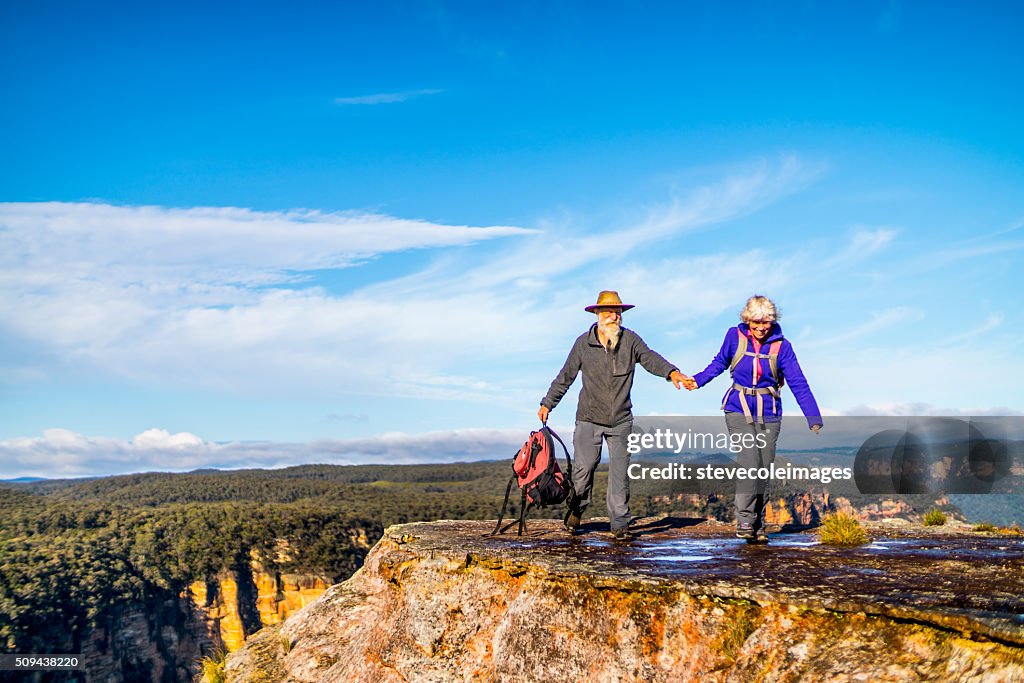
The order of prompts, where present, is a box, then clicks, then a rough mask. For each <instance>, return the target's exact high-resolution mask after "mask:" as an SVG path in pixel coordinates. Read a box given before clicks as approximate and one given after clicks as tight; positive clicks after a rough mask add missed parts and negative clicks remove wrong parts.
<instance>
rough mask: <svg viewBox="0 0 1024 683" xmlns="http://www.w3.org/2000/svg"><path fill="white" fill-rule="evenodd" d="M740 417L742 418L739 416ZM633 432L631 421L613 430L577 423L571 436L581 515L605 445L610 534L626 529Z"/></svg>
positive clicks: (588, 497) (573, 469)
mask: <svg viewBox="0 0 1024 683" xmlns="http://www.w3.org/2000/svg"><path fill="white" fill-rule="evenodd" d="M741 417H742V416H741ZM632 431H633V420H631V419H630V420H626V421H625V422H620V423H619V424H617V425H615V426H614V427H605V426H603V425H599V424H594V423H593V422H582V421H578V422H576V431H575V432H573V435H572V448H573V451H575V453H574V455H573V463H572V481H573V485H574V486H575V487H576V495H577V496H579V502H578V503H577V507H578V510H579V512H580V513H582V512H583V511H584V510H586V509H587V506H589V505H590V497H591V494H592V493H593V490H594V472H595V471H596V470H597V465H598V463H599V462H601V443H602V441H606V442H607V443H608V497H607V504H608V519H609V521H610V522H611V526H612V531H615V530H617V529H625V528H626V527H627V526H629V521H630V515H629V476H627V474H626V472H627V470H628V469H629V452H628V451H627V450H626V440H627V439H628V437H629V434H630V432H632Z"/></svg>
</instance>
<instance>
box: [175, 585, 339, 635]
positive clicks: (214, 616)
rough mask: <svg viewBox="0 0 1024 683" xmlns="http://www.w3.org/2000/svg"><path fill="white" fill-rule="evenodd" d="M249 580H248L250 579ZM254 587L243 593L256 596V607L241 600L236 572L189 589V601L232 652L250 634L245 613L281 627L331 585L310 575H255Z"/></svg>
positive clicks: (212, 631) (267, 624)
mask: <svg viewBox="0 0 1024 683" xmlns="http://www.w3.org/2000/svg"><path fill="white" fill-rule="evenodd" d="M246 579H248V577H246ZM251 581H252V583H253V586H251V587H247V588H249V590H247V591H242V593H243V594H244V595H250V594H254V595H255V596H256V599H255V604H254V605H247V604H245V603H244V601H243V599H240V598H239V584H238V577H237V575H236V574H235V573H234V572H223V573H222V574H220V575H219V576H217V577H216V579H215V580H214V581H211V582H209V583H208V582H206V581H196V582H195V583H193V584H192V585H191V586H190V587H189V597H190V598H191V600H192V601H193V603H194V604H195V606H196V608H197V610H198V612H199V613H200V614H202V615H203V616H204V618H205V620H206V621H207V623H208V626H209V629H210V631H211V634H212V635H214V641H215V642H217V640H218V639H219V643H218V645H219V646H222V647H223V648H224V649H225V650H227V651H228V652H234V651H235V650H237V649H239V648H240V647H242V645H243V644H244V643H245V639H246V638H247V637H249V636H250V635H252V632H253V631H252V630H249V631H248V632H247V629H246V627H245V625H244V624H245V619H243V617H242V613H243V611H244V610H245V609H249V610H250V611H255V612H256V613H257V614H258V615H259V621H260V624H261V626H271V625H273V624H279V623H281V622H282V621H284V620H285V619H287V618H288V617H290V616H292V615H293V614H295V613H296V612H298V611H299V610H301V609H302V608H303V607H305V606H306V605H308V604H309V603H311V602H313V601H314V600H316V599H317V598H318V597H320V595H321V594H322V593H323V592H324V591H325V590H327V587H328V586H329V585H330V582H329V580H328V579H327V578H326V577H322V576H315V575H308V574H278V575H271V574H267V573H265V572H262V571H254V572H253V573H252V578H251Z"/></svg>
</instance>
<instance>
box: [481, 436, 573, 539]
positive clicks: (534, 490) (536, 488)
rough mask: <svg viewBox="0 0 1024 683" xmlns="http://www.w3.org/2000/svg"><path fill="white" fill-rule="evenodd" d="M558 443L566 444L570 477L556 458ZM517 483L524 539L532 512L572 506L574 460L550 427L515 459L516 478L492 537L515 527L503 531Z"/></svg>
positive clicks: (509, 485) (503, 504) (508, 490)
mask: <svg viewBox="0 0 1024 683" xmlns="http://www.w3.org/2000/svg"><path fill="white" fill-rule="evenodd" d="M556 440H557V441H558V443H560V444H562V450H563V451H564V452H565V471H566V472H567V473H568V474H563V473H562V470H561V469H560V468H559V467H558V458H556V457H555V441H556ZM513 482H515V483H516V484H517V485H518V486H519V488H520V489H522V502H521V505H520V507H519V532H518V535H520V536H522V535H523V532H524V531H525V530H526V515H527V513H529V511H530V509H531V508H534V507H547V506H549V505H561V504H562V503H564V502H565V501H566V500H568V501H569V503H570V505H571V504H572V501H573V499H574V498H575V497H576V490H575V488H574V487H573V484H572V460H571V459H570V458H569V449H568V448H566V447H565V442H563V441H562V439H561V438H559V436H558V434H555V432H554V431H553V430H552V429H551V428H550V427H548V426H544V427H542V428H541V429H540V430H539V431H536V432H530V438H529V439H527V440H526V443H524V444H523V447H522V448H520V449H519V451H518V452H517V453H516V454H515V456H513V460H512V477H511V478H510V479H509V480H508V486H506V487H505V502H504V503H502V504H501V514H500V515H498V523H497V524H495V525H494V531H493V532H491V533H490V534H488V535H491V536H493V535H494V534H499V533H504V532H505V531H506V530H508V528H509V527H511V526H512V525H513V524H515V522H509V524H508V526H506V527H505V528H504V529H502V528H501V522H502V520H503V519H504V517H505V509H506V508H507V507H508V497H509V494H510V493H511V492H512V484H513Z"/></svg>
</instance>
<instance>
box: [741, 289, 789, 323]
mask: <svg viewBox="0 0 1024 683" xmlns="http://www.w3.org/2000/svg"><path fill="white" fill-rule="evenodd" d="M780 317H782V315H781V314H780V313H779V309H778V307H777V306H776V305H775V302H774V301H772V300H771V299H769V298H768V297H766V296H763V295H761V294H755V295H754V296H752V297H750V298H749V299H747V305H746V306H744V307H743V310H742V311H740V320H742V321H743V322H745V323H749V322H750V321H751V320H771V321H773V322H774V321H776V320H778V319H779V318H780Z"/></svg>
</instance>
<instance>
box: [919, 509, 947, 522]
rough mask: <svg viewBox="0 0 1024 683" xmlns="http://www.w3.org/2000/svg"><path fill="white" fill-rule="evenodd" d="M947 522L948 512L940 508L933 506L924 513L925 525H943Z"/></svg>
mask: <svg viewBox="0 0 1024 683" xmlns="http://www.w3.org/2000/svg"><path fill="white" fill-rule="evenodd" d="M945 523H946V514H945V513H944V512H943V511H942V510H940V509H938V508H932V509H931V510H929V511H928V512H926V513H925V515H924V525H925V526H942V525H943V524H945Z"/></svg>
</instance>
